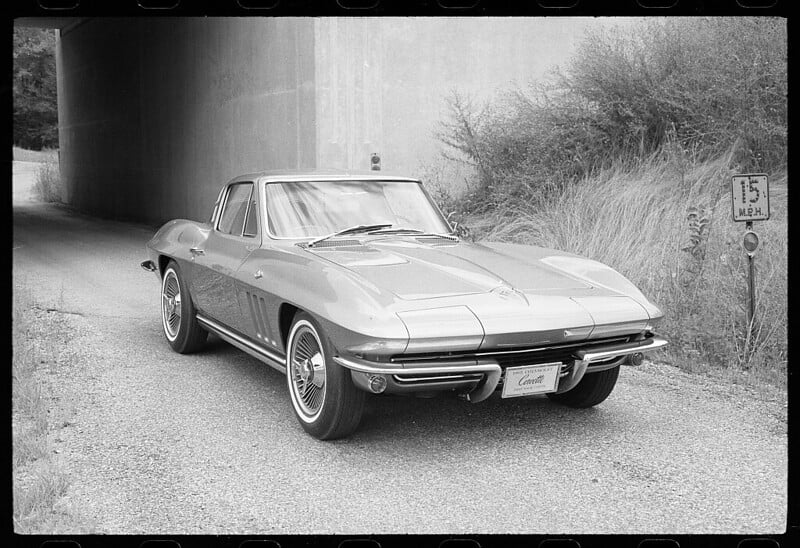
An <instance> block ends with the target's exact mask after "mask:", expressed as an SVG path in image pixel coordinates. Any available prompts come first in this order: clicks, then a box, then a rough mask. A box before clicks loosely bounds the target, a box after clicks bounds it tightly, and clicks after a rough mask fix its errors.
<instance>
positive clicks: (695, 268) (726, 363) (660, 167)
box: [471, 150, 788, 384]
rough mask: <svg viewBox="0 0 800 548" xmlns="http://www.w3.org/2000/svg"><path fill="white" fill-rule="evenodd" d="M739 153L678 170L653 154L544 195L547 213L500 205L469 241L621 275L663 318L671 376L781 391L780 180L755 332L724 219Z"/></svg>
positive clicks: (740, 255) (763, 228)
mask: <svg viewBox="0 0 800 548" xmlns="http://www.w3.org/2000/svg"><path fill="white" fill-rule="evenodd" d="M735 157H736V152H735V150H731V151H729V152H728V153H727V154H725V155H723V156H720V157H719V158H717V159H715V160H713V161H706V162H703V163H697V164H695V165H692V166H690V167H688V168H687V167H686V166H685V165H684V164H683V162H682V160H681V159H675V158H669V157H668V156H667V155H666V154H656V155H653V156H651V157H650V158H648V159H647V160H646V161H644V162H642V163H641V164H640V165H639V166H637V167H635V168H633V169H628V168H622V167H619V166H617V167H616V168H612V169H609V170H607V171H604V172H602V173H599V174H597V175H595V176H592V177H589V178H586V179H584V180H582V181H580V182H579V183H574V184H571V185H569V186H567V187H565V189H564V191H563V192H561V193H559V194H557V195H553V196H551V197H550V198H549V199H548V200H547V202H546V204H544V206H543V207H536V208H534V207H530V206H529V205H521V206H520V205H517V206H506V207H503V208H499V209H497V210H495V211H493V212H492V213H490V214H485V215H482V216H481V217H480V218H479V219H473V220H472V222H471V226H472V227H473V231H474V232H475V237H476V239H486V240H492V241H511V242H516V243H525V244H532V245H540V246H543V247H551V248H555V249H560V250H564V251H569V252H573V253H577V254H580V255H584V256H587V257H590V258H593V259H596V260H598V261H601V262H604V263H606V264H608V265H609V266H612V267H613V268H615V269H617V270H618V271H619V272H621V273H622V274H624V275H625V276H627V277H628V278H629V279H630V280H631V281H632V282H633V283H634V284H636V285H637V286H638V287H639V288H640V289H641V290H642V291H643V292H644V293H645V295H647V296H648V298H650V299H652V301H653V302H655V303H657V304H658V306H659V307H661V309H662V310H663V311H664V313H665V319H664V321H663V323H662V325H661V327H660V331H661V332H663V334H664V335H665V336H666V337H667V338H668V339H669V340H670V346H669V347H668V352H669V354H668V355H670V356H671V357H672V359H673V360H674V361H675V362H676V363H677V364H679V365H683V366H685V367H687V368H689V369H703V368H704V367H705V366H707V365H711V366H715V367H717V368H723V369H730V370H732V371H734V370H735V371H745V370H747V371H750V372H755V373H756V374H757V375H758V376H759V378H761V379H764V380H769V381H770V382H774V383H777V384H780V383H782V382H785V372H786V363H787V358H786V356H787V354H786V352H787V304H786V299H787V287H788V282H787V276H786V273H787V269H788V249H787V224H788V222H787V201H786V194H787V193H786V187H787V176H786V173H785V172H783V173H780V174H778V175H777V176H773V177H772V180H771V183H770V189H771V191H770V205H771V209H772V217H771V218H770V220H769V221H766V222H763V223H758V226H757V227H756V230H757V231H758V232H759V234H760V236H761V241H762V244H761V247H760V248H759V250H758V251H757V259H756V265H757V275H756V286H757V287H756V294H757V311H756V317H757V321H756V322H755V323H754V324H753V326H752V327H751V328H748V325H747V313H746V302H747V301H746V291H747V259H746V256H745V255H744V252H743V250H742V248H741V238H742V235H743V233H744V227H743V225H742V224H741V223H735V222H734V221H733V220H732V218H731V209H730V194H729V185H730V175H732V174H733V173H734V172H736V171H738V170H739V166H738V165H737V164H735V162H733V158H735Z"/></svg>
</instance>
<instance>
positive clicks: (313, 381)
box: [286, 320, 327, 422]
mask: <svg viewBox="0 0 800 548" xmlns="http://www.w3.org/2000/svg"><path fill="white" fill-rule="evenodd" d="M286 375H287V377H288V380H289V390H290V391H291V397H292V403H293V404H294V407H295V409H296V410H297V411H298V415H299V416H300V418H301V419H302V420H303V421H305V422H313V421H314V420H315V419H316V418H317V417H318V416H319V414H320V412H321V411H322V408H323V406H324V404H325V394H326V389H327V383H326V382H325V380H326V369H325V355H324V354H323V350H322V343H321V342H320V340H319V335H317V331H316V329H314V327H313V326H312V325H311V324H310V323H309V322H307V321H305V320H301V321H299V322H297V324H295V326H294V328H293V329H292V333H291V335H290V344H289V364H288V367H287V370H286Z"/></svg>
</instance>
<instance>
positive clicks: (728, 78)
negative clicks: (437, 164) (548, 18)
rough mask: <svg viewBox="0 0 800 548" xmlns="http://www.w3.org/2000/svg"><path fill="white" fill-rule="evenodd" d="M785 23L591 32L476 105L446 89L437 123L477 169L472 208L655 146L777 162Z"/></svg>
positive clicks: (708, 21)
mask: <svg viewBox="0 0 800 548" xmlns="http://www.w3.org/2000/svg"><path fill="white" fill-rule="evenodd" d="M786 51H787V31H786V21H785V20H783V19H776V18H767V17H764V18H760V17H759V18H755V17H753V18H746V17H734V18H721V17H720V18H665V19H658V20H650V21H648V22H647V23H644V24H642V25H641V26H639V27H637V28H636V29H635V30H633V31H629V32H627V33H626V32H622V31H619V30H617V31H614V32H607V31H602V30H598V31H590V32H589V33H587V35H586V36H585V38H584V40H583V42H582V43H581V45H580V46H579V48H578V50H577V53H576V54H575V56H574V57H573V59H572V61H571V63H570V64H569V66H568V67H567V69H566V70H564V71H560V72H556V73H553V74H552V75H551V77H550V78H549V79H548V80H547V81H546V82H544V83H540V84H537V85H531V86H529V87H528V88H527V89H517V90H513V91H509V92H506V93H504V94H502V95H501V96H500V97H498V98H497V100H496V101H495V102H494V103H492V104H490V105H485V106H476V105H474V104H473V103H472V102H471V101H470V99H469V98H468V97H464V96H462V95H460V94H458V93H457V92H453V94H452V95H451V97H450V99H449V107H450V108H449V110H450V116H449V119H448V120H446V121H445V122H444V123H443V124H442V126H441V128H440V132H439V138H440V139H441V140H442V142H443V143H444V144H445V145H447V146H448V149H449V153H448V154H449V155H450V157H451V158H453V159H457V160H458V161H462V162H466V163H468V164H470V165H472V166H474V167H475V169H476V172H477V174H478V184H477V188H476V190H475V191H474V193H473V195H472V196H471V198H472V201H473V205H474V207H473V211H486V210H488V209H490V208H493V207H496V206H497V205H499V204H501V203H504V202H508V201H517V202H523V201H527V202H534V203H539V202H541V200H542V199H544V198H545V197H546V196H549V195H552V194H553V193H557V192H560V191H561V190H562V189H563V188H564V186H565V185H567V184H568V183H569V182H570V181H574V180H580V179H582V178H584V177H588V176H591V175H592V174H594V173H597V172H598V171H599V170H602V169H607V168H608V167H610V166H612V165H615V166H625V165H627V166H629V167H630V166H633V165H635V164H636V163H637V162H639V161H641V160H642V159H643V158H646V157H647V156H648V155H650V154H653V153H655V152H657V151H659V150H660V149H662V148H669V149H674V150H676V151H680V156H682V157H683V158H684V159H685V161H686V163H689V164H691V163H694V162H701V161H703V160H704V159H708V158H714V157H717V156H719V155H720V154H723V153H724V152H725V151H727V150H729V149H730V148H731V147H732V146H733V145H734V144H736V146H735V149H736V151H737V155H738V156H737V158H736V159H735V161H736V162H737V163H738V164H739V166H740V167H741V168H742V169H743V170H747V171H770V170H773V169H776V168H779V167H780V166H781V165H783V164H784V163H785V162H786V145H787V70H786V68H787V64H786V63H787V54H786Z"/></svg>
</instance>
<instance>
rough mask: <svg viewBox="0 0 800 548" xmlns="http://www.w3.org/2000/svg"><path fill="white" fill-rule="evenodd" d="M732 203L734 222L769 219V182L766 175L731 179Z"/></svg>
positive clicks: (757, 174) (758, 174)
mask: <svg viewBox="0 0 800 548" xmlns="http://www.w3.org/2000/svg"><path fill="white" fill-rule="evenodd" d="M731 201H732V202H733V220H734V221H746V222H751V221H766V220H767V219H769V180H768V179H767V176H766V175H765V174H764V173H750V174H745V175H734V176H733V177H731Z"/></svg>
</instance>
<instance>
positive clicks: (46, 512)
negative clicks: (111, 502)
mask: <svg viewBox="0 0 800 548" xmlns="http://www.w3.org/2000/svg"><path fill="white" fill-rule="evenodd" d="M37 308H39V309H41V307H37V305H36V303H35V302H34V300H33V297H32V294H31V292H30V290H28V289H24V288H20V287H18V286H17V287H15V291H14V299H13V306H12V364H11V367H12V415H11V424H12V443H13V446H12V475H13V496H14V509H13V520H14V530H15V532H17V533H20V534H57V533H59V532H62V531H68V530H72V531H74V530H75V523H76V520H75V519H74V516H73V515H72V514H71V511H70V510H69V509H68V508H66V507H65V506H64V505H63V504H60V503H61V502H62V499H63V497H64V495H65V494H66V492H67V489H68V487H69V485H70V481H69V477H68V475H67V474H66V473H65V472H64V471H63V469H62V467H61V466H60V465H59V463H58V462H57V461H56V458H55V457H54V455H55V453H56V450H55V448H54V446H53V441H52V435H53V433H54V432H55V431H56V430H57V429H58V427H59V426H58V425H54V424H51V423H50V422H51V420H52V418H51V417H49V398H50V395H49V394H48V390H47V385H46V383H45V382H43V380H42V375H43V374H44V371H43V370H44V369H46V368H47V367H48V366H49V365H50V364H53V363H55V362H56V361H57V360H58V357H59V348H58V340H59V339H60V337H52V336H51V335H52V333H65V332H66V331H67V330H68V326H66V324H65V322H64V320H63V318H61V317H60V315H59V314H48V313H46V312H45V313H44V314H42V315H41V316H37V315H36V314H35V311H36V310H37Z"/></svg>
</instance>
